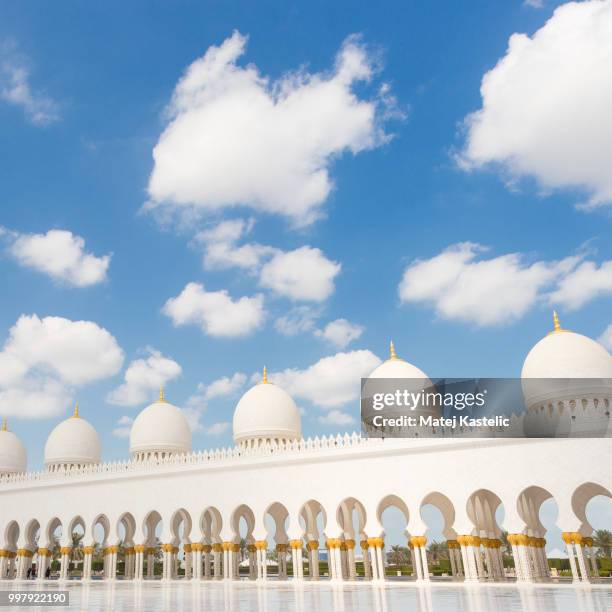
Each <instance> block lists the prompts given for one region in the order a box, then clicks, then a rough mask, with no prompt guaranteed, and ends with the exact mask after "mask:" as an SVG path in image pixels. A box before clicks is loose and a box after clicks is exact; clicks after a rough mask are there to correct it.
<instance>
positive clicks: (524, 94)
mask: <svg viewBox="0 0 612 612" xmlns="http://www.w3.org/2000/svg"><path fill="white" fill-rule="evenodd" d="M611 56H612V2H611V1H610V0H606V1H601V0H591V1H587V2H569V3H566V4H563V5H561V6H560V7H558V8H557V9H556V10H555V12H554V14H553V16H552V17H551V18H550V19H549V20H548V21H547V22H546V23H545V24H544V26H543V27H542V28H540V29H539V30H538V31H537V32H536V33H535V34H534V35H533V36H532V37H529V36H527V35H526V34H513V35H512V36H511V37H510V40H509V44H508V50H507V52H506V55H505V56H504V57H503V58H501V59H500V60H499V62H498V63H497V65H496V66H495V67H494V68H493V69H492V70H490V71H489V72H487V73H486V74H485V75H484V78H483V80H482V85H481V95H482V108H481V109H480V110H478V111H476V112H475V113H472V114H471V115H469V116H468V117H467V118H466V127H467V141H466V144H465V148H464V150H463V152H462V154H461V155H460V164H461V165H462V166H463V167H464V168H466V169H471V168H482V167H483V166H485V165H487V164H491V163H492V164H499V165H501V166H502V167H503V168H504V170H505V171H506V172H507V173H508V174H509V175H510V178H511V179H516V178H517V177H522V176H531V177H535V179H536V180H537V181H538V182H539V184H540V185H541V187H542V188H543V189H544V190H552V189H558V188H572V189H581V190H584V191H585V192H586V193H587V194H588V200H587V203H586V206H590V207H594V206H599V205H603V204H610V203H611V202H612V172H610V168H611V167H612V113H610V108H612V79H611V78H610V57H611Z"/></svg>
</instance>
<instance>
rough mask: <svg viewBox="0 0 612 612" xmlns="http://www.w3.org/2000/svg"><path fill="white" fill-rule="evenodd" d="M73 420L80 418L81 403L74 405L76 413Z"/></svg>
mask: <svg viewBox="0 0 612 612" xmlns="http://www.w3.org/2000/svg"><path fill="white" fill-rule="evenodd" d="M72 418H73V419H78V418H79V402H77V403H76V404H75V405H74V413H73V414H72Z"/></svg>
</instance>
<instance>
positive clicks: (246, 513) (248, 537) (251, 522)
mask: <svg viewBox="0 0 612 612" xmlns="http://www.w3.org/2000/svg"><path fill="white" fill-rule="evenodd" d="M241 521H244V523H245V525H246V533H245V535H244V537H242V535H241V533H240V523H241ZM230 527H231V529H232V532H233V534H234V537H233V539H234V542H240V541H241V540H242V539H244V540H245V541H246V542H247V543H249V544H251V543H252V542H254V540H255V538H254V537H253V531H254V529H255V513H254V512H253V510H251V508H250V507H249V506H247V505H246V504H240V506H238V507H237V508H236V509H235V510H234V512H232V516H231V518H230Z"/></svg>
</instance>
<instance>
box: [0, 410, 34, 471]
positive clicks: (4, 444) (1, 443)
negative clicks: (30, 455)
mask: <svg viewBox="0 0 612 612" xmlns="http://www.w3.org/2000/svg"><path fill="white" fill-rule="evenodd" d="M26 468H27V457H26V451H25V448H24V446H23V444H22V443H21V440H20V439H19V438H18V437H17V436H16V435H15V434H14V433H13V432H12V431H8V429H7V426H6V420H5V421H4V422H3V424H2V429H0V474H16V473H17V474H18V473H21V472H25V471H26Z"/></svg>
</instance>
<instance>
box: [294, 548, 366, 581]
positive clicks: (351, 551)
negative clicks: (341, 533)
mask: <svg viewBox="0 0 612 612" xmlns="http://www.w3.org/2000/svg"><path fill="white" fill-rule="evenodd" d="M345 544H346V559H347V563H348V579H349V580H356V579H357V567H356V564H355V540H347V541H346V542H345ZM300 556H301V555H300Z"/></svg>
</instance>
